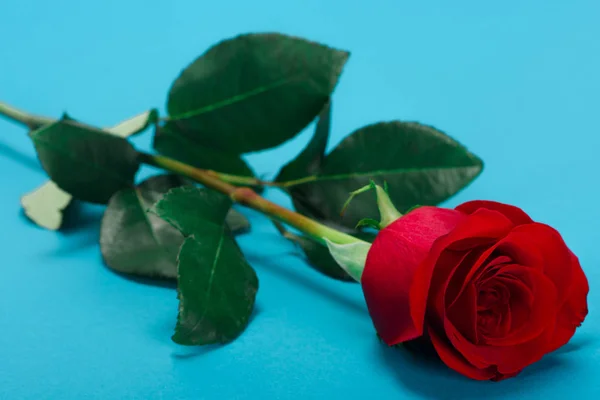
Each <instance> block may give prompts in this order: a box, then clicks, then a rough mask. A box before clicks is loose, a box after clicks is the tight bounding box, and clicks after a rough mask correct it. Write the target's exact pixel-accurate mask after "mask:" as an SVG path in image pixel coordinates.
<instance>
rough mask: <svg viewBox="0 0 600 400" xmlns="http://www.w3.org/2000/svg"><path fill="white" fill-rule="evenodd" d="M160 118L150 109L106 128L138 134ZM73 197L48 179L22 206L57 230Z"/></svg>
mask: <svg viewBox="0 0 600 400" xmlns="http://www.w3.org/2000/svg"><path fill="white" fill-rule="evenodd" d="M157 120H158V112H157V111H156V110H149V111H146V112H143V113H141V114H138V115H136V116H134V117H132V118H129V119H126V120H125V121H122V122H120V123H118V124H117V125H115V126H112V127H108V128H104V130H105V131H106V132H108V133H111V134H113V135H115V136H119V137H123V138H126V137H129V136H132V135H136V134H138V133H140V132H142V131H144V130H145V129H146V128H148V127H149V126H150V125H151V124H154V123H155V122H156V121H157ZM72 199H73V197H72V196H71V195H70V194H69V193H67V192H65V191H64V190H62V189H61V188H59V187H58V186H57V185H56V184H55V183H54V182H52V181H48V182H46V183H44V184H43V185H41V186H40V187H38V188H37V189H35V190H34V191H32V192H30V193H27V194H26V195H24V196H22V197H21V206H22V207H23V210H24V211H25V215H27V216H28V217H29V218H30V219H31V220H32V221H33V222H35V223H36V224H37V225H39V226H41V227H42V228H46V229H49V230H57V229H59V228H60V226H61V225H62V222H63V211H64V210H65V209H66V208H67V207H68V206H69V204H70V203H71V200H72Z"/></svg>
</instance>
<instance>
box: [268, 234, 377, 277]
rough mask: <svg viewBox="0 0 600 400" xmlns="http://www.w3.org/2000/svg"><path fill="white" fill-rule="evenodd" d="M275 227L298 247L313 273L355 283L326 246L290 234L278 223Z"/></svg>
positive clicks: (366, 237) (367, 238) (365, 237)
mask: <svg viewBox="0 0 600 400" xmlns="http://www.w3.org/2000/svg"><path fill="white" fill-rule="evenodd" d="M275 226H276V227H277V230H278V231H279V233H281V235H282V236H283V237H285V238H286V239H288V240H290V241H292V242H293V243H295V244H297V245H298V246H299V247H300V249H301V250H302V251H303V252H304V254H305V256H306V261H307V262H308V264H309V265H310V266H311V267H312V268H313V269H314V270H315V271H317V272H319V273H321V274H323V275H325V276H328V277H330V278H333V279H336V280H339V281H343V282H351V283H356V281H355V280H354V279H352V277H351V276H350V275H348V274H347V273H346V271H344V270H343V269H342V268H341V267H340V266H339V264H338V263H337V262H336V261H335V259H334V258H333V256H332V255H331V253H330V252H329V249H328V248H327V246H324V245H323V244H321V243H318V242H316V241H314V240H313V239H311V238H309V237H308V236H305V235H302V234H295V233H292V232H290V231H288V230H287V229H285V228H284V227H283V225H281V224H280V223H279V222H275ZM335 228H336V229H339V230H341V231H344V232H346V233H348V234H350V235H352V236H354V237H357V238H359V239H362V240H365V241H368V242H372V241H373V240H374V239H375V235H374V234H372V233H370V232H361V231H356V230H350V229H346V228H344V227H338V226H336V227H335Z"/></svg>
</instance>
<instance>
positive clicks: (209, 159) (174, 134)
mask: <svg viewBox="0 0 600 400" xmlns="http://www.w3.org/2000/svg"><path fill="white" fill-rule="evenodd" d="M153 146H154V149H155V150H156V151H157V152H159V153H161V154H163V155H165V156H167V157H171V158H174V159H176V160H179V161H181V162H183V163H186V164H190V165H192V166H194V167H197V168H203V169H210V170H213V171H218V172H223V173H227V174H232V175H241V176H254V172H253V171H252V169H251V168H250V167H249V166H248V164H247V163H246V162H245V161H244V160H243V159H242V157H241V156H240V155H239V154H232V153H228V152H225V151H220V150H215V149H211V148H208V147H206V146H203V145H201V144H199V143H197V142H195V141H193V140H192V139H191V138H189V137H188V136H185V135H184V134H183V133H182V131H181V130H180V129H179V128H178V126H177V125H176V124H175V123H173V122H167V123H166V124H165V125H164V126H161V127H159V128H158V129H157V132H156V135H155V136H154V143H153Z"/></svg>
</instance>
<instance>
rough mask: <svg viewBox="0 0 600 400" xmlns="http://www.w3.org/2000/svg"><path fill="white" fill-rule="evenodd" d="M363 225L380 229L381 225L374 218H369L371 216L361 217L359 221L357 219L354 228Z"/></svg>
mask: <svg viewBox="0 0 600 400" xmlns="http://www.w3.org/2000/svg"><path fill="white" fill-rule="evenodd" d="M364 226H367V227H370V228H375V229H381V225H379V221H377V220H375V219H371V218H363V219H361V220H360V221H358V224H356V229H358V228H362V227H364Z"/></svg>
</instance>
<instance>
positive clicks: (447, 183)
mask: <svg viewBox="0 0 600 400" xmlns="http://www.w3.org/2000/svg"><path fill="white" fill-rule="evenodd" d="M482 168H483V163H482V161H481V160H480V159H479V158H478V157H477V156H475V155H474V154H472V153H470V152H469V151H467V149H466V148H464V147H463V146H462V145H460V144H459V143H458V142H456V141H455V140H453V139H452V138H450V137H448V136H447V135H445V134H444V133H443V132H440V131H439V130H436V129H434V128H432V127H430V126H425V125H421V124H418V123H406V122H397V121H396V122H388V123H378V124H374V125H369V126H367V127H364V128H362V129H359V130H357V131H356V132H354V133H352V134H351V135H350V136H348V137H347V138H346V139H344V140H343V141H342V142H341V143H340V144H339V145H338V146H337V147H336V148H335V149H334V150H333V151H332V152H331V153H330V154H329V155H327V157H326V158H325V160H324V161H323V163H322V165H321V168H320V171H319V172H318V174H316V175H313V176H311V177H307V178H306V179H303V180H301V181H296V182H291V185H288V190H289V192H290V194H291V195H292V199H293V201H294V205H295V206H296V208H297V209H298V210H299V211H300V212H302V213H304V214H306V215H309V216H311V217H313V218H316V219H322V220H327V221H333V222H336V223H339V224H343V225H345V226H347V227H354V226H356V224H357V223H358V221H359V220H361V219H362V218H372V219H377V218H378V217H379V215H378V210H377V204H376V202H375V201H374V200H373V198H372V197H371V196H362V197H357V198H356V199H355V200H354V201H353V202H352V203H351V205H350V206H349V207H348V209H347V210H346V212H345V214H344V216H343V217H342V216H341V215H340V211H341V209H342V206H343V204H344V202H345V201H346V199H347V198H348V195H349V193H350V192H352V191H354V190H356V189H358V188H360V187H363V186H365V185H367V184H369V182H370V180H374V181H375V182H377V183H379V184H383V183H384V182H387V186H388V189H389V194H390V197H391V199H392V201H393V202H394V204H395V206H396V208H397V209H398V210H399V211H400V212H405V211H406V210H408V209H410V208H411V207H413V206H414V205H416V204H422V205H437V204H439V203H440V202H442V201H444V200H446V199H448V198H450V197H451V196H452V195H454V194H455V193H457V192H458V191H460V190H461V189H462V188H464V187H465V186H467V185H468V184H469V183H470V182H471V181H472V180H473V179H474V178H475V177H477V176H478V175H479V173H480V172H481V170H482Z"/></svg>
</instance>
